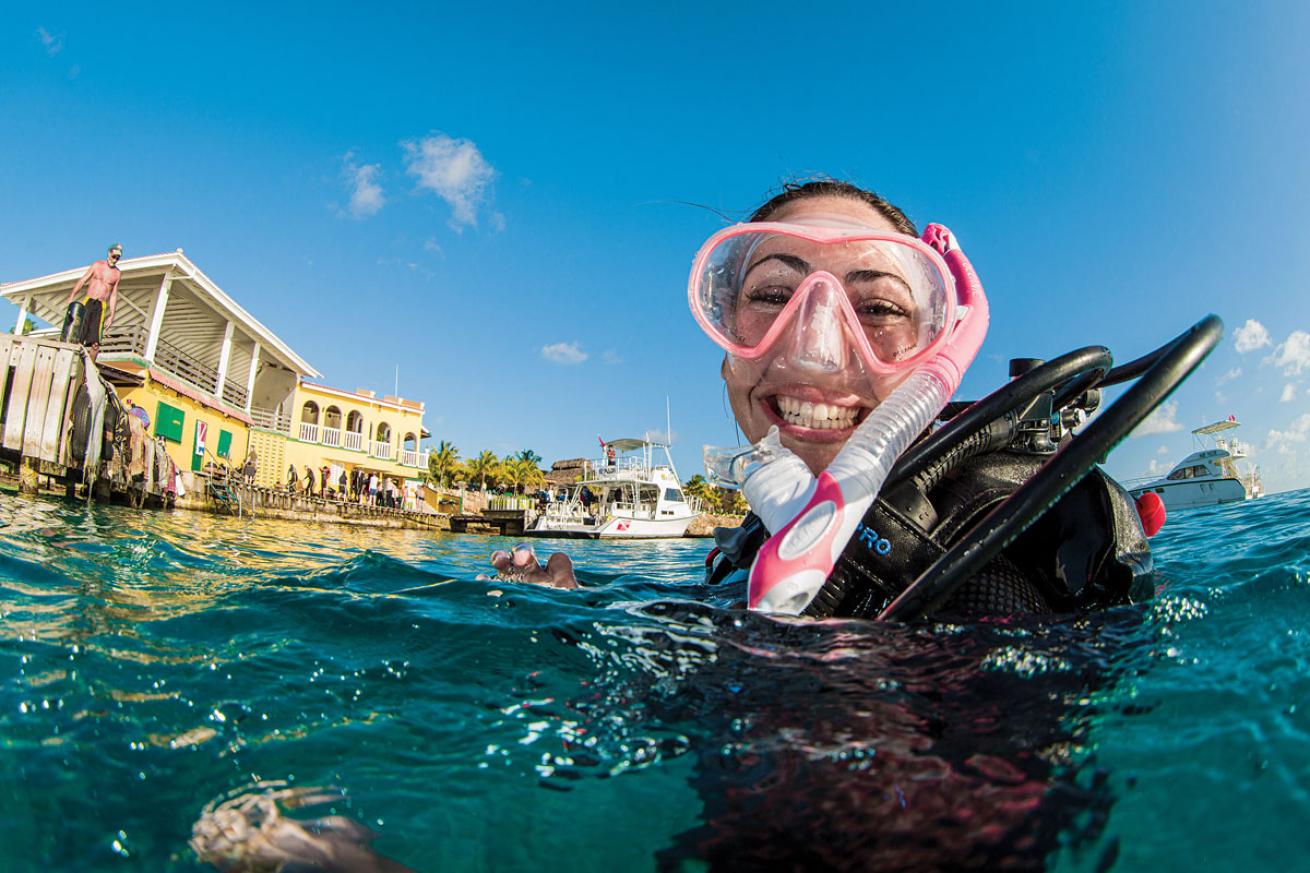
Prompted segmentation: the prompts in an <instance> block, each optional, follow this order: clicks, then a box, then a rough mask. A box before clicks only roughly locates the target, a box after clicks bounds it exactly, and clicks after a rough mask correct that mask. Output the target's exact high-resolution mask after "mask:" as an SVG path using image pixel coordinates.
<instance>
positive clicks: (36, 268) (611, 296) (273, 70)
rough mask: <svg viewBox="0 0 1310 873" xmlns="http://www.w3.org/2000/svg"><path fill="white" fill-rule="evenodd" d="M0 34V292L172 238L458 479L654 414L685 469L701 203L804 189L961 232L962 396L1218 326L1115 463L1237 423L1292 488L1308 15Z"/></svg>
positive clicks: (120, 25) (985, 16)
mask: <svg viewBox="0 0 1310 873" xmlns="http://www.w3.org/2000/svg"><path fill="white" fill-rule="evenodd" d="M711 5H713V6H714V7H715V8H714V9H713V10H711V11H707V9H706V7H708V6H711ZM613 8H614V7H612V6H605V7H601V6H597V7H596V9H597V10H602V9H603V10H605V11H606V12H608V11H610V10H612V9H613ZM6 24H7V26H6V27H5V28H4V30H3V32H0V119H3V126H2V128H0V204H3V207H4V208H0V281H11V280H14V279H22V278H27V277H30V276H35V275H41V274H45V273H50V272H54V271H56V270H61V269H67V268H70V267H74V266H79V265H83V264H85V263H88V262H89V261H90V260H91V259H93V258H94V257H98V256H99V255H100V254H101V253H102V252H103V250H104V248H105V246H106V244H107V243H108V242H110V241H113V240H121V241H122V242H123V243H124V245H125V246H126V249H127V255H128V256H129V257H130V256H132V255H139V254H147V253H154V252H162V251H169V250H172V249H174V248H177V247H183V248H184V249H185V250H186V252H187V254H188V255H189V256H190V257H191V258H192V259H193V260H194V261H195V262H196V263H197V264H199V265H200V267H201V268H202V269H203V270H205V272H206V273H208V274H209V275H210V276H211V277H212V278H213V279H214V280H215V281H217V282H218V283H219V285H221V286H222V287H223V288H224V289H225V290H227V291H228V292H229V293H230V294H232V295H233V296H234V297H236V299H237V300H239V301H240V302H241V303H242V304H243V305H244V306H246V308H247V309H249V310H250V311H251V312H252V313H253V314H254V315H256V317H258V318H260V319H261V320H262V321H263V322H264V323H265V324H267V325H269V326H270V327H271V328H272V329H273V330H274V331H276V332H277V333H278V334H279V335H280V336H282V337H283V338H284V339H285V340H287V341H288V342H289V343H290V344H291V345H292V346H293V347H294V348H295V349H296V350H297V351H299V352H301V354H302V355H303V356H304V357H306V358H307V359H308V360H309V361H310V362H312V363H313V364H315V365H316V366H317V367H318V368H319V369H320V370H322V371H323V372H324V374H325V377H326V380H327V381H328V382H329V383H331V384H335V385H340V386H342V387H346V388H353V387H356V386H370V387H375V388H381V389H385V390H387V391H390V390H391V387H392V381H393V378H394V372H395V368H396V367H397V366H398V367H399V368H400V390H401V393H402V394H404V395H405V396H407V397H415V398H418V399H422V400H425V401H426V402H427V405H428V415H427V423H428V427H429V429H430V430H431V431H432V432H433V435H434V439H450V440H452V441H453V442H455V444H456V445H457V446H458V447H459V448H460V449H461V451H462V452H463V453H464V454H466V455H467V454H471V453H476V452H477V451H480V450H481V449H484V448H489V449H493V450H495V451H496V452H497V453H502V454H503V453H505V452H509V451H513V450H517V449H520V448H524V447H530V448H533V449H535V450H536V451H537V452H538V453H540V454H542V455H543V456H545V457H546V458H547V460H552V459H555V458H559V457H568V456H576V455H579V454H583V453H589V452H590V451H591V450H592V449H593V448H594V447H595V444H596V443H595V440H596V436H597V434H600V435H604V436H606V437H616V436H624V435H637V434H640V433H642V432H643V431H646V430H662V429H663V428H664V400H665V397H666V396H667V397H669V399H670V402H671V406H672V410H673V430H674V433H675V438H676V440H677V447H676V451H675V457H676V459H677V461H678V464H679V467H680V471H681V472H682V474H683V476H684V477H687V476H690V475H691V474H692V473H693V472H696V471H698V469H699V466H700V464H699V453H700V446H701V445H702V444H703V443H716V444H723V443H731V442H734V441H735V440H736V435H735V433H734V427H733V424H732V421H731V417H730V416H729V414H728V413H727V411H726V408H725V403H724V398H723V392H722V385H721V382H720V380H719V378H718V375H717V374H718V363H719V358H720V356H719V354H718V353H717V352H716V351H715V347H714V346H712V345H711V344H710V342H709V341H708V340H707V339H705V338H704V337H703V336H702V335H701V334H700V333H699V331H698V329H697V328H696V327H695V325H694V323H693V322H692V320H691V318H690V316H689V314H688V313H687V311H686V304H685V283H686V271H687V269H688V267H689V266H690V261H691V257H692V255H693V254H694V252H695V250H696V249H697V247H698V246H699V245H700V243H701V242H702V241H703V239H704V238H705V237H706V236H707V235H708V234H709V233H711V232H713V231H714V230H715V229H716V228H718V227H720V226H721V225H722V219H721V218H720V217H719V216H718V215H716V214H715V211H720V212H723V213H726V214H728V215H729V216H732V217H744V216H745V215H746V214H747V213H748V212H749V211H750V210H751V209H752V208H753V207H754V206H755V205H757V204H758V202H760V201H761V200H762V199H764V198H765V197H766V196H767V195H768V194H769V193H771V192H772V191H773V190H774V189H775V188H776V187H777V186H778V185H779V184H780V183H781V182H783V181H785V180H788V179H793V178H797V177H806V176H810V175H814V174H826V175H831V176H836V177H840V178H846V179H850V180H852V181H854V182H857V183H860V184H863V185H866V186H868V187H872V188H874V189H876V190H878V191H879V192H881V193H883V194H884V195H886V196H887V197H889V198H890V199H891V200H892V201H893V202H896V203H898V204H899V205H901V206H902V207H903V208H905V209H906V211H907V212H908V213H909V214H910V215H911V217H912V218H914V219H915V220H916V221H918V222H919V223H920V224H924V223H926V222H928V221H940V222H942V223H945V224H947V225H949V226H950V227H951V228H952V229H953V230H954V231H955V232H956V234H957V236H958V237H959V238H960V239H961V241H962V243H963V245H964V246H965V250H966V251H967V252H968V253H969V254H970V256H971V258H972V259H973V261H974V264H975V266H976V267H977V269H978V272H979V274H980V275H981V277H982V280H983V284H984V285H985V287H986V288H987V291H988V295H989V298H990V300H991V303H992V316H993V320H992V330H991V333H990V335H989V337H988V340H987V343H986V345H985V346H984V348H983V352H982V354H981V355H980V356H979V359H978V361H977V362H976V363H975V365H974V367H973V368H972V370H971V371H970V373H969V374H968V376H967V377H966V380H965V383H964V386H963V389H962V396H970V397H976V396H980V395H981V394H982V393H985V392H986V391H989V390H991V389H992V388H994V387H996V386H997V385H999V384H1000V383H1001V381H1003V380H1004V378H1005V375H1006V363H1005V362H1006V360H1007V359H1008V358H1010V357H1016V356H1036V357H1052V356H1054V355H1057V354H1059V353H1061V352H1063V351H1066V350H1068V349H1071V348H1074V347H1076V346H1081V345H1087V344H1092V343H1099V344H1105V345H1108V346H1110V347H1111V348H1112V349H1113V350H1114V351H1115V353H1116V356H1117V358H1118V359H1119V360H1121V361H1126V360H1129V359H1131V358H1133V357H1136V356H1137V355H1139V354H1141V353H1143V352H1145V351H1147V350H1149V349H1150V348H1153V347H1155V346H1156V345H1158V344H1159V343H1161V342H1163V341H1164V340H1166V339H1167V338H1169V337H1170V336H1172V335H1174V334H1175V333H1177V332H1179V331H1181V330H1183V329H1184V328H1185V327H1187V326H1188V325H1189V324H1191V323H1192V322H1194V321H1196V320H1197V319H1199V318H1200V317H1201V316H1203V315H1204V314H1206V313H1207V312H1216V313H1218V314H1219V315H1220V316H1222V317H1223V319H1224V321H1225V322H1226V324H1227V326H1228V329H1229V333H1228V336H1227V337H1226V338H1225V340H1224V343H1223V345H1222V347H1221V348H1219V349H1218V350H1216V352H1215V353H1214V354H1213V355H1212V356H1211V358H1210V360H1209V361H1208V362H1207V363H1206V365H1205V367H1204V368H1203V369H1202V370H1201V371H1200V372H1199V373H1198V374H1197V375H1195V376H1194V377H1193V378H1192V379H1191V380H1190V381H1189V382H1188V383H1187V384H1186V385H1185V386H1184V387H1183V388H1181V389H1180V390H1179V391H1178V392H1177V393H1176V394H1175V395H1174V397H1173V398H1172V400H1171V401H1170V403H1171V404H1172V405H1170V406H1168V407H1166V408H1165V410H1163V411H1162V412H1163V413H1164V414H1162V415H1160V416H1158V417H1157V418H1156V419H1155V420H1154V421H1153V422H1152V423H1151V425H1150V426H1148V427H1146V428H1144V429H1143V430H1144V431H1147V432H1145V433H1139V435H1137V436H1134V437H1133V438H1131V439H1129V440H1127V441H1125V443H1124V444H1123V445H1122V446H1121V447H1120V448H1119V449H1118V450H1117V451H1116V452H1115V453H1114V455H1113V456H1112V457H1111V459H1110V464H1109V468H1110V470H1111V472H1112V473H1115V474H1117V475H1119V476H1121V477H1130V476H1136V475H1141V474H1144V473H1146V472H1148V471H1149V470H1151V469H1152V466H1153V465H1154V467H1155V468H1157V469H1158V468H1159V467H1161V466H1167V465H1168V464H1169V463H1170V462H1172V461H1174V460H1176V459H1177V458H1179V457H1181V456H1182V455H1183V454H1184V453H1186V451H1188V450H1189V448H1190V445H1191V438H1190V436H1189V435H1188V433H1187V431H1188V430H1189V429H1190V428H1192V427H1195V426H1198V425H1200V424H1203V423H1206V422H1209V421H1212V420H1217V419H1219V418H1223V417H1225V416H1227V415H1228V414H1230V413H1232V414H1235V415H1237V416H1238V418H1239V419H1241V420H1242V421H1243V422H1244V424H1245V427H1244V429H1243V431H1242V433H1241V435H1242V436H1243V437H1244V438H1245V439H1247V440H1248V441H1249V442H1250V443H1252V444H1253V447H1254V450H1255V460H1256V461H1257V462H1258V463H1259V464H1260V466H1261V469H1262V471H1263V473H1264V477H1265V480H1266V485H1267V486H1268V487H1269V489H1270V490H1282V489H1288V488H1297V487H1306V486H1310V294H1308V293H1307V291H1308V289H1307V281H1306V276H1307V275H1310V245H1307V242H1308V241H1310V240H1308V239H1307V233H1308V231H1310V161H1307V160H1306V157H1305V146H1304V144H1305V143H1306V142H1307V141H1310V108H1308V106H1307V101H1306V99H1305V95H1306V94H1307V93H1310V66H1308V65H1307V62H1306V61H1305V60H1304V55H1305V53H1304V51H1303V46H1304V45H1305V44H1306V42H1307V37H1310V6H1307V5H1305V4H1298V3H1262V4H1247V5H1244V6H1241V7H1238V6H1234V5H1231V4H1224V5H1221V4H1218V3H1199V4H1198V3H1186V4H1184V3H1156V4H1128V3H1123V4H1112V3H1097V4H1082V5H1079V6H1077V7H1074V8H1059V5H1058V4H1057V5H1052V4H1018V3H1014V4H999V5H987V6H986V7H984V5H982V4H973V5H965V4H959V5H951V4H929V5H924V6H921V7H918V8H917V9H916V10H914V11H910V10H907V9H905V8H902V5H897V6H895V7H893V6H892V5H891V4H887V6H886V8H885V9H878V8H875V7H874V6H873V5H872V4H867V3H862V4H850V5H846V4H822V5H821V6H820V7H815V6H814V5H813V4H808V5H800V4H769V3H752V4H743V5H740V6H731V5H728V4H662V5H661V6H660V8H659V9H658V10H656V9H653V8H652V9H649V10H638V11H625V12H624V13H623V14H622V15H619V16H616V15H613V14H610V15H602V14H599V13H598V12H596V13H593V12H592V11H590V10H589V9H588V8H587V7H585V6H577V7H574V8H572V9H571V10H565V9H547V8H544V7H543V6H542V5H541V4H523V5H515V4H497V5H495V6H493V7H491V8H490V9H489V10H488V11H486V12H478V11H470V10H467V9H458V10H441V9H434V8H426V7H425V6H424V5H420V4H405V5H394V6H393V5H378V6H375V7H373V8H370V9H369V10H368V11H366V12H358V11H353V10H351V9H349V8H344V7H336V6H334V5H332V4H314V5H305V6H303V7H302V8H301V9H300V10H299V11H295V10H292V9H287V8H282V9H279V10H276V11H271V10H270V9H266V8H261V7H255V6H250V7H239V6H225V7H223V8H221V9H211V10H204V11H192V10H190V9H188V8H187V7H186V6H185V4H184V5H182V6H178V5H176V4H174V5H170V6H167V7H159V8H153V9H152V8H145V7H137V6H115V7H113V9H112V12H110V11H107V9H106V7H104V6H102V5H95V6H92V5H85V6H78V5H60V4H49V5H47V4H42V5H41V6H39V7H38V6H29V7H27V8H25V9H23V10H21V11H11V13H10V14H9V16H8V18H7V21H6ZM687 203H694V204H700V205H702V206H704V207H708V208H699V207H697V206H689V205H686V204H687ZM14 315H15V313H14V312H13V310H12V307H10V308H7V309H6V310H5V311H4V312H0V318H4V319H6V323H5V326H8V321H9V320H12V319H13V318H14ZM1243 326H1246V329H1245V330H1244V331H1243V332H1242V333H1241V337H1242V338H1243V342H1242V343H1241V344H1240V345H1239V343H1238V342H1237V336H1238V335H1237V333H1236V329H1237V328H1239V327H1243Z"/></svg>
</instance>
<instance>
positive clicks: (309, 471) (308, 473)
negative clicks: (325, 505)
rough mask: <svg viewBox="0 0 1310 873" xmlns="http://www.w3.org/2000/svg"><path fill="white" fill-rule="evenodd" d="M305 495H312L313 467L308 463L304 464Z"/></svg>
mask: <svg viewBox="0 0 1310 873" xmlns="http://www.w3.org/2000/svg"><path fill="white" fill-rule="evenodd" d="M305 496H306V497H313V496H314V468H313V467H311V466H309V465H308V464H306V465H305Z"/></svg>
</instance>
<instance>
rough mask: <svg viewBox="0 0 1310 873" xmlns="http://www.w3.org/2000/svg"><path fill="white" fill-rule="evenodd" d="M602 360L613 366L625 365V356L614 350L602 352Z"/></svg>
mask: <svg viewBox="0 0 1310 873" xmlns="http://www.w3.org/2000/svg"><path fill="white" fill-rule="evenodd" d="M600 359H601V360H602V361H604V362H605V363H607V364H609V365H611V366H613V365H614V364H622V363H623V356H622V355H620V354H619V353H618V352H616V351H614V350H613V349H606V350H605V351H603V352H601V354H600Z"/></svg>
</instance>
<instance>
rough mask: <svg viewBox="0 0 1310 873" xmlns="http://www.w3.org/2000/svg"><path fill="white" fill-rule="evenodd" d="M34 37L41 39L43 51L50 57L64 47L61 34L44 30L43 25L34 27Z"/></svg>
mask: <svg viewBox="0 0 1310 873" xmlns="http://www.w3.org/2000/svg"><path fill="white" fill-rule="evenodd" d="M36 38H37V39H39V40H40V41H41V45H43V46H45V53H46V54H48V55H50V57H52V58H53V57H54V56H55V55H57V54H59V53H60V52H61V51H63V49H64V37H63V35H62V34H54V33H51V32H50V31H48V30H46V29H45V28H44V27H38V28H37V29H36Z"/></svg>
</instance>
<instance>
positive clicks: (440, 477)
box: [428, 440, 459, 488]
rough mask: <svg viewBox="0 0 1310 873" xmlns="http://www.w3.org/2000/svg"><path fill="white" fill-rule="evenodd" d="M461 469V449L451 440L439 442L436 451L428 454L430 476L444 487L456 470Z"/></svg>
mask: <svg viewBox="0 0 1310 873" xmlns="http://www.w3.org/2000/svg"><path fill="white" fill-rule="evenodd" d="M458 469H459V449H457V448H455V444H454V443H452V442H450V441H449V440H442V441H441V442H440V443H438V444H437V448H436V450H435V451H434V452H432V453H431V454H430V455H428V476H429V478H431V479H432V480H433V481H435V482H436V483H437V484H438V485H440V486H441V487H442V488H445V487H446V486H448V485H449V484H450V480H451V478H452V477H453V476H454V475H455V471H456V470H458Z"/></svg>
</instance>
